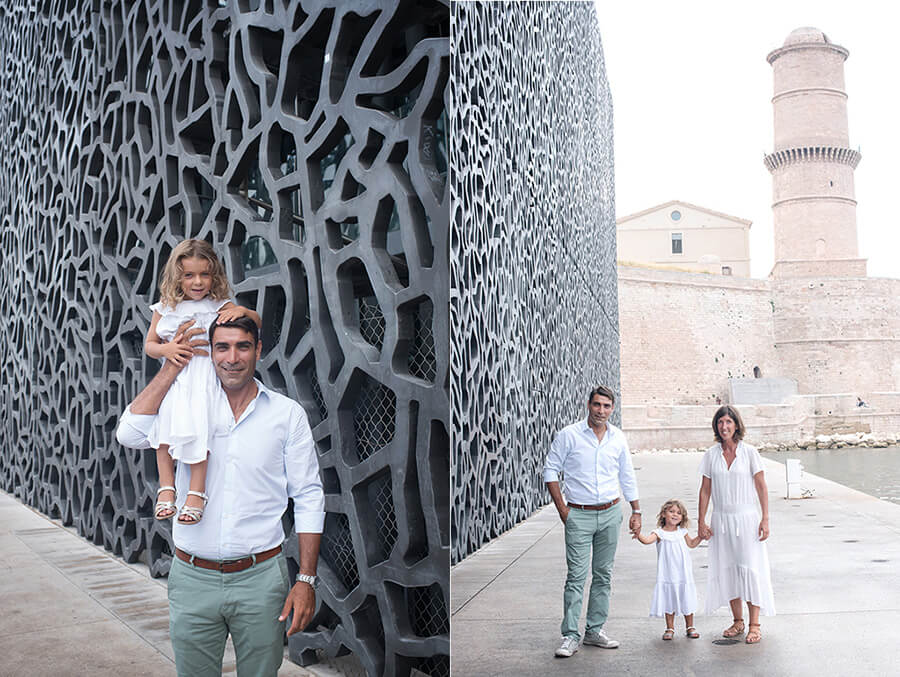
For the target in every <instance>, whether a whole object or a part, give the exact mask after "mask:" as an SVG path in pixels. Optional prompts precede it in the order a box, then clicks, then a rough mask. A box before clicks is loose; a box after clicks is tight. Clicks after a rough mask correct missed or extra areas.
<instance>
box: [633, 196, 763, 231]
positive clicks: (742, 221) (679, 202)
mask: <svg viewBox="0 0 900 677" xmlns="http://www.w3.org/2000/svg"><path fill="white" fill-rule="evenodd" d="M675 205H680V206H682V207H689V208H690V209H696V210H697V211H701V212H704V213H706V214H710V215H712V216H717V217H719V218H723V219H729V220H730V221H735V222H737V223H740V224H742V225H745V226H747V227H748V228H749V227H750V226H751V225H752V224H753V222H752V221H748V220H747V219H742V218H739V217H737V216H732V215H731V214H725V213H724V212H717V211H715V210H713V209H707V208H706V207H701V206H699V205H695V204H691V203H690V202H684V201H683V200H669V201H668V202H663V203H662V204H658V205H656V206H655V207H649V208H648V209H644V210H642V211H639V212H635V213H634V214H628V215H627V216H622V217H619V218H617V219H616V225H618V224H620V223H624V222H625V221H630V220H632V219H636V218H638V217H639V216H644V215H645V214H650V213H652V212H656V211H662V210H663V209H668V208H669V207H672V206H675Z"/></svg>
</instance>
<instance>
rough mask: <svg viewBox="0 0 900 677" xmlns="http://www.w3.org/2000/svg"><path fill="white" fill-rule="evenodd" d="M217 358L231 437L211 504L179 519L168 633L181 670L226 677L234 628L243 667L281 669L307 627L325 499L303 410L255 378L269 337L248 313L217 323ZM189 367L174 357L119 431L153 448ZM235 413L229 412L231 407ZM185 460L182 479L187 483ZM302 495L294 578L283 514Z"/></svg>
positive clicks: (218, 456)
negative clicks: (163, 413) (164, 407)
mask: <svg viewBox="0 0 900 677" xmlns="http://www.w3.org/2000/svg"><path fill="white" fill-rule="evenodd" d="M202 331H203V330H202V329H188V328H187V324H186V325H183V326H182V327H181V328H180V329H179V333H178V334H176V336H175V338H174V339H173V340H174V341H178V342H181V343H184V344H187V345H191V346H192V347H194V349H195V353H196V354H203V355H205V354H206V353H205V351H203V350H202V349H199V348H197V346H198V345H207V344H206V342H195V343H192V339H193V338H194V337H195V336H196V335H197V334H199V333H202ZM209 345H210V346H211V349H212V350H211V352H212V355H211V357H212V361H213V365H214V367H215V370H216V374H217V375H218V377H219V382H220V384H221V386H222V388H223V390H224V394H225V399H227V406H226V405H225V404H224V402H223V407H222V409H223V412H222V414H223V415H222V418H223V419H227V420H229V421H230V423H229V425H228V430H227V433H225V434H223V435H221V436H218V437H216V438H214V441H213V444H212V448H211V449H210V454H209V468H208V474H207V479H206V486H207V493H208V494H209V503H208V504H207V506H206V511H205V515H204V518H203V520H202V521H200V522H197V523H193V524H180V523H178V522H177V521H176V522H175V523H174V525H173V529H172V537H173V540H174V541H175V557H174V558H173V560H172V567H171V569H170V571H169V582H168V589H169V631H170V635H171V639H172V647H173V649H174V653H175V667H176V669H177V672H178V675H179V676H180V677H207V676H209V677H212V676H213V675H215V676H216V677H218V676H219V675H221V673H222V656H223V653H224V649H225V640H226V638H227V636H228V633H229V632H230V633H231V636H232V639H233V641H234V650H235V657H236V659H237V674H238V675H239V676H241V677H243V676H244V675H254V676H259V677H262V676H274V675H276V674H277V673H278V668H279V667H280V665H281V662H282V658H283V656H284V620H285V619H286V618H287V616H288V615H289V614H290V612H291V611H293V622H292V623H291V627H290V629H289V630H288V635H291V634H293V633H294V632H297V631H299V630H302V629H303V628H305V627H306V625H307V624H308V623H309V621H310V620H311V618H312V616H313V614H314V612H315V605H316V597H315V585H316V582H317V578H316V564H317V561H318V557H319V545H320V542H321V538H322V528H323V526H324V522H325V512H324V509H325V502H324V495H323V493H322V484H321V482H320V480H319V465H318V461H317V459H316V454H315V450H314V447H313V440H312V432H311V430H310V427H309V423H308V422H307V418H306V413H305V412H304V411H303V408H302V407H301V406H300V405H299V404H297V403H296V402H294V401H293V400H291V399H289V398H287V397H284V396H283V395H280V394H278V393H275V392H273V391H271V390H269V389H268V388H266V387H265V386H264V385H263V384H262V383H260V382H259V381H256V380H255V379H254V378H253V375H254V372H255V370H256V361H257V360H258V359H259V356H260V350H261V348H262V344H261V342H260V341H259V329H258V327H257V326H256V323H255V322H253V321H252V320H250V319H249V318H247V317H241V318H238V319H235V320H232V321H227V322H223V323H222V324H219V325H216V324H215V323H214V324H213V325H212V326H211V327H210V330H209ZM180 370H181V367H179V366H177V365H175V364H174V363H172V362H170V361H168V360H167V361H166V362H165V364H164V365H163V366H162V368H161V369H160V371H159V373H158V374H157V375H156V376H155V377H154V378H153V380H152V381H150V383H149V384H148V385H147V387H146V388H144V390H142V391H141V393H140V394H139V395H138V396H137V397H136V398H135V399H134V401H133V402H132V403H131V404H130V405H129V407H128V409H126V411H125V413H124V414H123V415H122V419H121V421H120V423H119V428H118V430H117V432H116V438H117V439H118V440H119V442H120V443H121V444H123V445H124V446H128V447H133V448H138V449H140V448H147V447H148V446H149V443H148V439H147V438H148V434H149V432H150V430H151V428H152V426H153V423H154V420H155V418H156V414H157V412H158V411H159V405H160V403H161V402H162V400H163V398H164V397H165V395H166V393H167V392H168V390H169V387H170V386H171V385H172V383H173V382H174V380H175V377H176V376H177V375H178V372H179V371H180ZM229 409H230V410H229ZM188 483H189V478H188V469H187V468H186V467H185V466H183V465H182V464H179V466H178V471H177V473H176V478H175V485H176V488H177V490H178V493H179V494H180V495H186V493H187V489H188ZM289 498H292V499H293V501H294V526H295V528H296V531H297V532H298V533H297V536H298V539H299V546H300V573H299V574H298V575H297V582H296V583H293V585H292V583H291V581H290V580H289V574H288V568H287V562H286V560H285V557H284V554H283V553H282V551H281V550H282V548H281V546H282V542H283V541H284V530H283V528H282V525H281V516H282V515H283V514H284V511H285V509H286V508H287V503H288V499H289Z"/></svg>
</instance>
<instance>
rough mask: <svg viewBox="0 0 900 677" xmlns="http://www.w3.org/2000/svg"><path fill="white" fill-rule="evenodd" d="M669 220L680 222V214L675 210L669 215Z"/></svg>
mask: <svg viewBox="0 0 900 677" xmlns="http://www.w3.org/2000/svg"><path fill="white" fill-rule="evenodd" d="M669 218H670V219H672V220H673V221H681V212H680V211H678V210H677V209H675V210H673V211H672V213H671V214H669Z"/></svg>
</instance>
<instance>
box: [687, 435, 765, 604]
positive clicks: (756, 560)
mask: <svg viewBox="0 0 900 677" xmlns="http://www.w3.org/2000/svg"><path fill="white" fill-rule="evenodd" d="M762 469H763V465H762V458H760V455H759V452H758V451H757V450H756V448H755V447H752V446H750V445H749V444H745V443H744V442H738V446H737V452H736V455H735V459H734V461H733V462H732V464H731V468H730V469H729V467H728V464H727V463H726V462H725V458H724V457H723V456H722V445H721V444H716V445H714V446H712V447H710V448H709V449H708V450H707V451H706V455H705V456H704V457H703V460H702V461H701V463H700V474H701V475H703V476H704V477H709V478H710V481H711V488H712V494H711V498H712V516H711V518H710V528H711V529H712V534H713V535H712V537H711V538H710V539H709V583H708V585H707V589H706V613H708V614H709V613H712V612H713V611H715V610H716V609H718V608H719V607H721V606H728V602H729V601H730V600H732V599H736V598H740V599H742V600H744V601H746V602H750V603H751V604H754V605H756V606H759V607H760V612H761V613H762V614H763V615H764V616H773V615H775V598H774V596H773V594H772V578H771V574H770V570H769V551H768V546H767V544H766V542H765V541H760V540H759V520H760V511H759V496H758V495H757V493H756V485H755V484H754V482H753V476H754V475H755V474H756V473H758V472H759V471H761V470H762Z"/></svg>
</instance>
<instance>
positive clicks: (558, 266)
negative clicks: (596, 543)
mask: <svg viewBox="0 0 900 677" xmlns="http://www.w3.org/2000/svg"><path fill="white" fill-rule="evenodd" d="M452 15H453V18H452V31H451V32H452V42H453V47H452V53H453V60H452V76H451V96H452V100H453V106H452V109H453V115H452V119H451V135H452V138H453V140H454V142H453V144H452V146H451V151H450V153H451V166H452V167H453V172H452V180H451V187H450V194H451V222H452V224H453V231H452V235H451V252H452V253H451V264H450V280H451V298H450V318H451V319H450V325H451V327H452V330H451V349H450V350H451V354H450V363H451V373H452V378H451V385H450V387H451V397H450V399H451V412H452V413H451V422H452V426H451V429H452V431H453V432H452V448H453V480H452V481H453V520H452V523H453V536H452V541H453V558H454V560H459V559H461V558H463V557H465V556H466V555H467V554H469V553H471V552H472V551H473V550H475V549H477V548H478V547H480V546H481V545H482V544H483V543H485V542H486V541H488V540H489V539H491V538H493V537H495V536H497V535H499V534H500V533H502V532H503V531H505V530H507V529H509V528H510V527H512V526H513V525H515V524H516V523H517V522H519V521H520V520H522V519H524V518H526V517H527V516H528V515H530V514H531V513H532V512H534V510H535V509H536V508H537V507H539V506H540V505H542V504H544V503H546V502H547V500H548V499H547V494H546V491H545V489H544V485H543V481H542V478H541V467H542V466H543V462H544V457H545V455H546V451H547V448H548V446H549V443H550V440H551V439H552V435H553V432H554V431H555V430H556V429H558V428H559V427H561V426H562V425H564V424H568V423H571V422H572V421H573V420H575V419H576V418H577V417H579V416H582V415H586V414H587V411H586V404H587V393H588V392H589V391H590V389H591V387H592V386H593V385H596V384H598V383H606V384H608V385H610V386H612V387H613V388H614V389H615V390H616V391H618V385H619V342H618V302H617V296H616V284H617V281H616V267H615V266H616V261H615V259H616V256H615V217H614V213H615V210H614V206H613V153H612V148H613V141H612V138H613V137H612V102H611V99H610V93H609V86H608V84H607V81H606V73H605V69H604V63H603V52H602V49H601V45H600V35H599V32H598V28H597V20H596V17H595V14H594V8H593V4H592V3H589V2H583V3H574V2H573V3H565V2H560V3H557V2H534V3H508V2H492V3H487V2H478V3H468V2H460V3H454V4H453V9H452Z"/></svg>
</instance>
